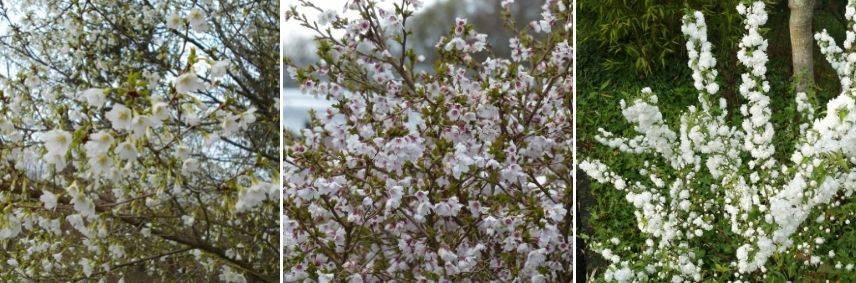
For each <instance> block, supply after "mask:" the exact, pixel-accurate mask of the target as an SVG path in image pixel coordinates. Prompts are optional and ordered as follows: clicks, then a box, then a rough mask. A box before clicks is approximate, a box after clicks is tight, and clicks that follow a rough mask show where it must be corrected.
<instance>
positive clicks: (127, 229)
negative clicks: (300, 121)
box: [0, 1, 280, 282]
mask: <svg viewBox="0 0 856 283" xmlns="http://www.w3.org/2000/svg"><path fill="white" fill-rule="evenodd" d="M24 2H26V4H25V3H20V5H17V3H16V4H13V5H12V6H13V7H12V8H11V9H13V11H12V13H13V14H15V13H18V14H19V15H21V16H23V17H25V18H26V21H25V22H24V23H21V24H20V25H16V26H17V28H16V29H14V30H12V31H10V32H12V33H14V36H9V37H8V38H7V37H6V36H4V37H2V39H0V53H3V54H4V57H3V59H2V60H5V61H6V62H4V63H5V64H7V65H13V66H15V68H13V69H12V71H10V72H12V73H11V74H2V75H0V96H2V102H0V156H3V162H2V164H0V171H2V172H3V174H2V176H0V180H2V181H0V182H2V183H3V189H0V207H3V209H2V210H0V218H2V220H0V244H2V245H3V246H4V249H5V251H4V252H3V256H2V261H0V281H10V282H19V281H81V280H98V279H105V278H115V279H122V278H124V276H125V275H126V274H127V273H128V271H129V267H137V266H143V267H145V271H146V273H148V274H149V275H150V276H152V278H161V279H164V280H177V281H181V280H182V279H180V277H176V276H175V275H174V274H175V273H187V274H189V276H207V277H212V278H214V277H217V276H219V277H220V278H223V280H226V281H230V282H242V281H243V282H245V281H246V280H264V279H269V278H271V277H273V278H275V277H276V276H275V275H273V274H274V271H277V270H278V269H277V268H276V260H277V258H276V256H275V253H276V246H277V244H278V234H277V233H276V232H275V231H274V230H271V229H275V228H276V227H277V225H276V224H277V223H276V222H275V221H276V220H278V219H277V215H276V214H277V213H276V211H278V205H277V202H278V200H279V198H280V194H279V187H280V186H279V185H278V184H274V182H273V181H272V180H274V179H275V178H277V173H276V166H275V164H276V160H274V159H272V158H269V157H265V156H264V154H266V153H265V152H264V150H260V148H262V146H259V147H256V146H255V145H253V144H252V142H253V141H256V140H253V135H254V133H255V132H257V131H258V129H260V128H263V127H266V126H267V125H274V126H270V127H275V125H276V124H277V122H276V121H275V120H273V119H272V118H270V117H267V116H265V115H259V113H271V112H273V113H276V112H277V110H276V109H275V108H274V107H272V106H271V105H273V104H264V103H256V101H253V99H260V100H269V101H270V102H273V101H274V100H273V98H272V97H274V96H277V93H268V94H263V93H262V94H259V93H254V95H258V96H254V97H252V98H250V97H247V96H244V95H242V94H241V93H243V92H245V90H242V89H241V88H242V87H244V86H245V84H247V83H248V81H249V80H250V79H254V78H252V77H251V76H249V75H247V76H248V77H243V76H244V75H245V74H251V73H250V72H246V70H241V69H240V68H245V67H244V66H246V65H245V64H251V63H249V62H246V61H241V60H243V59H242V58H241V57H240V56H239V55H237V54H235V53H228V52H224V51H222V48H223V47H222V46H223V45H224V44H223V42H222V41H221V40H224V39H223V38H224V36H223V34H220V33H221V32H224V31H223V30H224V29H226V28H223V27H221V25H224V23H223V22H219V20H218V19H217V18H216V17H217V16H225V15H226V14H227V13H232V12H229V11H232V10H233V7H224V6H220V5H215V4H212V3H207V4H177V3H169V2H157V3H154V4H152V3H149V2H148V1H123V2H121V3H120V2H110V1H107V2H103V3H102V2H98V3H86V4H83V3H77V2H72V3H65V2H63V1H37V2H32V1H24ZM223 5H226V4H223ZM3 10H4V13H5V12H6V11H8V10H6V8H5V7H4V9H3ZM209 15H210V16H209ZM244 15H245V16H247V17H248V18H256V17H257V14H252V15H250V14H244ZM4 16H5V15H4ZM274 16H276V15H274ZM6 20H7V21H12V20H10V19H9V18H8V17H6ZM8 24H10V25H11V24H13V23H11V22H10V23H8ZM14 24H18V23H14ZM215 29H217V30H216V31H215ZM58 34H62V35H63V36H57V35H58ZM272 37H273V38H274V39H276V38H277V36H276V35H273V36H272ZM11 38H16V39H14V40H13V39H11ZM265 52H267V51H265ZM7 55H8V56H7ZM269 63H270V64H276V61H273V62H269ZM239 65H244V66H239ZM236 74H241V75H236ZM275 77H276V75H274V78H275ZM262 96H264V97H262ZM265 142H270V143H271V144H274V143H275V140H268V141H265ZM249 231H252V232H249ZM260 231H261V232H260ZM262 243H266V245H268V246H270V247H271V248H258V247H257V246H263V244H262ZM157 262H170V264H152V263H157Z"/></svg>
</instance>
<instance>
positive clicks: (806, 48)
mask: <svg viewBox="0 0 856 283" xmlns="http://www.w3.org/2000/svg"><path fill="white" fill-rule="evenodd" d="M814 3H815V0H788V8H790V10H791V16H790V20H789V22H788V24H789V29H790V34H791V58H792V59H793V68H794V80H795V82H796V91H797V92H804V91H806V90H808V89H809V88H810V87H811V86H813V85H814V61H813V59H812V54H813V49H812V48H813V46H814V41H813V38H814V36H813V35H812V29H811V22H812V14H813V12H814Z"/></svg>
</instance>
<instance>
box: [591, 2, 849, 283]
mask: <svg viewBox="0 0 856 283" xmlns="http://www.w3.org/2000/svg"><path fill="white" fill-rule="evenodd" d="M737 11H738V12H739V13H740V15H742V16H743V25H744V26H745V29H746V32H745V34H744V36H743V38H742V39H741V41H740V42H739V48H740V49H739V51H738V52H737V58H738V60H739V62H740V64H741V65H742V67H744V70H745V72H744V73H743V75H742V76H741V82H740V85H739V86H737V89H738V92H739V93H740V94H741V96H742V98H743V100H744V101H745V104H744V105H742V106H741V107H740V108H739V110H740V113H739V114H740V120H741V121H742V122H741V123H739V125H731V124H730V123H729V120H728V119H727V118H726V115H727V113H726V106H725V101H724V99H722V98H719V97H718V96H717V93H718V92H719V91H720V89H721V87H720V85H719V84H718V83H717V82H716V78H717V71H716V68H715V66H716V60H715V59H714V58H713V56H712V55H711V49H712V48H713V47H712V45H711V43H710V42H708V41H707V26H706V25H705V20H704V17H703V15H702V14H701V13H700V12H695V13H690V14H688V15H686V16H684V18H683V26H682V31H683V33H684V35H685V36H686V38H687V44H686V47H687V52H688V53H689V62H688V65H689V67H690V68H691V69H692V71H693V75H692V78H693V81H694V83H695V88H696V89H697V90H698V92H699V95H698V98H699V105H698V106H690V107H689V108H688V109H687V110H686V111H684V112H683V113H682V114H681V116H680V120H679V121H680V122H679V124H678V125H677V126H676V127H673V126H671V125H668V124H667V123H666V122H665V120H664V117H663V115H662V113H661V112H660V110H659V108H658V106H657V101H658V99H657V95H655V94H654V93H653V91H652V90H651V89H649V88H645V89H643V90H642V93H641V95H639V97H638V98H635V99H633V100H632V101H630V102H624V101H622V102H621V109H622V114H623V115H624V117H625V118H626V119H627V121H628V122H630V124H632V128H633V130H635V132H637V134H635V135H632V136H617V135H615V134H613V133H610V132H607V131H605V130H601V132H600V133H599V134H598V136H597V137H596V139H597V140H598V141H599V142H600V143H602V144H603V145H606V146H608V147H610V148H613V149H616V150H618V151H621V152H623V153H627V154H635V155H639V156H641V157H643V158H644V163H643V166H641V167H640V168H638V172H629V173H627V174H624V175H621V174H619V173H618V172H615V171H612V170H611V169H610V168H609V167H607V165H606V164H605V163H604V162H602V161H600V160H597V159H592V158H586V159H584V160H583V161H582V162H581V163H580V165H579V166H580V168H581V169H582V170H583V171H585V173H587V174H588V175H589V176H591V177H592V178H593V179H594V180H596V181H597V182H599V183H603V184H608V185H610V186H612V187H614V188H615V189H616V190H620V191H623V192H624V193H625V194H626V200H627V202H628V203H629V204H630V205H631V206H632V208H633V214H634V215H635V218H636V224H637V227H638V229H639V231H640V232H641V235H642V237H643V239H644V240H643V242H644V244H642V245H641V246H628V245H625V244H622V242H623V241H622V238H623V236H622V235H614V236H615V238H612V239H610V240H607V241H599V242H596V243H594V244H593V245H592V247H593V248H594V250H596V251H598V252H599V253H600V254H601V255H602V256H603V257H604V258H605V259H606V260H608V261H609V263H610V264H609V266H608V267H607V269H606V270H605V272H604V273H603V275H604V277H603V280H605V281H618V282H630V281H634V282H641V281H652V280H653V281H672V282H682V281H701V280H703V279H705V278H719V279H727V280H733V281H750V282H754V281H759V280H763V279H766V280H773V279H775V278H778V280H793V279H794V277H787V276H785V277H782V276H783V273H786V272H790V275H788V276H800V275H801V274H802V275H805V274H806V273H809V270H813V269H816V268H819V266H820V267H826V268H829V269H836V270H839V272H840V273H843V274H847V273H850V274H851V277H843V278H851V279H852V269H853V262H847V261H846V260H845V261H843V262H842V259H840V258H838V257H836V253H842V252H843V253H848V252H849V251H847V250H834V249H832V248H831V247H829V246H826V245H824V243H825V242H826V241H827V240H831V239H835V238H836V237H838V236H839V233H843V232H842V231H843V230H842V228H843V227H845V225H850V218H852V217H853V213H852V209H847V210H844V211H850V212H849V213H842V212H841V211H842V210H843V209H845V208H843V207H842V205H845V204H847V203H849V201H850V197H851V195H852V194H853V192H854V190H856V171H854V168H856V167H854V164H856V104H854V98H856V92H854V88H853V87H852V86H851V84H852V83H851V81H852V79H853V77H854V74H853V70H854V66H856V65H854V64H856V50H854V47H853V42H854V40H856V1H849V3H848V6H847V14H846V15H847V21H848V27H850V29H849V30H848V31H847V39H846V40H845V42H844V47H843V48H841V47H838V46H837V45H836V44H835V41H834V40H833V39H832V38H831V37H830V36H829V35H828V34H827V33H826V31H823V32H821V33H819V34H817V35H816V39H817V41H818V45H819V46H820V49H821V51H822V53H823V54H825V55H826V58H827V60H828V61H829V62H830V63H831V64H832V66H833V68H834V69H835V70H836V71H837V73H838V75H839V79H840V81H841V87H842V91H841V93H840V94H839V95H838V96H837V97H835V98H834V99H832V100H831V101H829V102H828V103H827V105H826V109H825V111H819V110H816V109H815V108H816V107H815V106H814V105H813V104H812V103H811V102H810V101H811V99H810V97H809V96H808V95H807V94H805V93H798V94H796V96H795V100H796V106H797V107H796V108H797V110H798V114H799V117H795V118H798V121H799V123H800V124H799V131H798V136H797V137H796V139H797V142H796V145H795V148H793V149H788V148H785V149H783V148H780V149H776V148H775V147H774V145H773V143H772V140H773V137H774V134H775V133H774V127H773V125H772V123H771V122H770V117H771V113H772V111H773V110H772V109H771V107H770V98H769V97H768V92H769V90H770V86H769V82H768V81H767V79H766V72H767V67H766V63H767V61H768V58H767V54H766V49H767V40H766V39H765V38H764V37H763V36H762V34H761V33H762V32H761V31H762V29H763V28H762V26H763V25H764V23H765V22H766V21H767V14H766V12H765V5H764V2H762V1H754V2H749V1H746V2H743V3H741V4H739V5H738V6H737ZM777 95H785V94H777ZM816 114H817V116H816ZM776 150H779V151H785V150H789V151H790V150H792V154H790V159H787V160H778V159H776V158H775V153H776ZM636 173H638V174H636ZM836 216H839V217H838V218H836ZM723 259H724V260H723ZM792 263H796V264H792ZM794 270H797V271H796V272H795V273H796V274H794ZM799 270H802V271H799ZM771 276H772V277H771Z"/></svg>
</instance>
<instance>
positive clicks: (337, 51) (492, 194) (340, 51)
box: [282, 0, 573, 282]
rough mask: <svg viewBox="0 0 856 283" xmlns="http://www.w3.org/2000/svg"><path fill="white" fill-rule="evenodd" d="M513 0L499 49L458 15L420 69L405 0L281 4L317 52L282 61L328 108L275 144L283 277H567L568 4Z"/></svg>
mask: <svg viewBox="0 0 856 283" xmlns="http://www.w3.org/2000/svg"><path fill="white" fill-rule="evenodd" d="M512 2H513V1H508V0H506V1H502V9H503V12H502V17H503V18H505V19H506V20H507V28H509V29H510V30H511V32H512V33H513V34H514V35H515V36H514V38H513V39H512V40H510V42H509V45H510V47H511V49H512V51H511V54H510V55H509V57H510V58H503V57H500V55H497V54H492V52H491V47H490V46H488V44H486V41H485V40H486V38H487V35H485V34H482V33H479V32H478V31H476V30H474V28H473V26H472V25H470V24H468V23H467V20H466V19H458V20H457V21H456V22H455V23H454V25H453V26H452V28H451V31H450V33H449V35H448V36H447V37H443V38H441V39H440V40H439V42H438V43H437V45H436V52H438V54H439V55H440V56H439V57H440V58H441V59H439V60H438V61H437V62H435V63H434V64H433V66H434V68H433V70H430V71H428V70H419V69H417V65H418V64H419V62H420V61H422V59H421V58H422V57H423V56H422V55H420V54H416V53H415V52H414V51H413V50H412V49H411V48H410V46H409V45H408V39H410V38H411V32H410V31H409V30H410V29H409V26H408V19H410V18H411V17H412V16H413V15H414V13H417V10H418V9H419V7H420V5H421V4H420V1H418V0H404V1H394V2H393V1H390V2H385V3H381V2H378V1H372V0H363V1H350V2H349V3H350V4H349V5H348V6H347V7H346V11H345V12H344V13H337V12H334V11H324V10H323V9H320V8H318V7H316V6H314V5H313V4H312V2H311V1H301V3H300V4H299V5H297V6H295V7H291V9H290V10H289V11H288V12H287V15H286V17H287V18H288V19H289V20H292V21H298V22H300V23H301V24H302V25H303V26H304V27H306V28H309V29H311V30H314V31H315V32H316V33H317V36H316V38H317V42H318V44H319V48H318V50H317V53H318V55H319V57H320V58H321V60H320V62H319V63H317V64H314V65H310V66H305V67H299V66H289V67H288V73H289V75H290V76H292V78H294V79H295V80H296V81H298V82H300V83H301V88H302V90H303V91H304V92H306V93H309V94H314V95H318V96H322V97H324V98H327V99H329V100H331V101H333V106H332V108H330V109H329V110H327V111H326V112H325V113H318V115H315V118H314V119H313V120H312V121H311V125H310V128H308V129H305V130H303V131H302V132H301V133H300V136H301V137H300V138H299V139H300V140H299V141H297V142H295V143H294V144H292V145H289V146H287V147H286V149H285V150H286V152H285V156H286V157H285V161H284V166H285V171H284V172H285V173H284V174H285V175H284V179H285V183H284V192H285V193H284V209H285V216H284V223H283V231H282V232H283V233H284V237H283V239H284V243H283V245H284V251H283V252H284V272H285V273H284V280H285V281H286V282H295V281H317V282H330V281H331V280H336V281H349V282H383V281H403V282H411V281H413V282H420V281H421V282H426V281H479V282H480V281H488V280H492V281H514V280H525V281H533V282H545V281H551V282H569V281H570V280H572V268H573V267H572V266H571V264H572V256H573V252H572V249H571V246H572V242H571V238H572V227H571V224H572V213H571V211H572V203H573V202H572V193H571V189H572V177H571V170H570V168H571V162H572V155H571V152H572V151H571V150H572V139H571V136H572V131H571V125H572V124H571V118H572V116H571V111H570V109H571V107H570V106H571V99H572V86H573V78H572V76H571V72H572V67H571V66H572V58H573V49H572V46H571V44H572V42H573V40H572V36H571V28H572V26H571V23H572V20H573V19H572V18H571V14H572V9H573V7H572V5H571V4H572V3H571V2H572V1H568V0H548V1H546V3H545V4H544V5H543V7H542V13H541V18H540V19H539V20H536V21H533V22H532V23H530V24H529V25H524V26H523V27H522V28H517V25H516V24H515V23H513V22H511V20H510V13H509V10H508V7H509V6H510V5H514V3H512ZM311 10H318V12H320V13H321V15H322V16H321V17H320V20H319V21H314V20H310V18H309V17H307V16H306V15H305V14H304V13H305V12H307V11H311ZM286 61H287V64H289V63H288V62H289V61H288V60H286Z"/></svg>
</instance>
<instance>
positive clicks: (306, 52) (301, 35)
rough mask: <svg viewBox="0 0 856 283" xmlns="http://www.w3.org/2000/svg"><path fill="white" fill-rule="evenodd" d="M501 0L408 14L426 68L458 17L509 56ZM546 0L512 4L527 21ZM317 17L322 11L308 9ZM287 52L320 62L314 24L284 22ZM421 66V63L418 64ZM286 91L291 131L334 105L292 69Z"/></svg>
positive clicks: (444, 3) (338, 5) (336, 0)
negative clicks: (304, 89) (305, 88)
mask: <svg viewBox="0 0 856 283" xmlns="http://www.w3.org/2000/svg"><path fill="white" fill-rule="evenodd" d="M316 2H318V3H315V4H316V5H318V6H319V7H321V8H322V9H330V10H334V11H339V12H341V11H343V10H344V8H345V5H347V3H348V1H347V0H333V1H316ZM500 2H501V1H500V0H426V1H423V6H422V8H421V9H420V10H418V11H417V13H416V14H415V15H414V17H413V19H411V20H408V26H409V27H410V29H411V30H412V31H413V33H414V34H413V38H412V41H411V42H412V43H413V44H412V45H411V47H412V48H414V49H415V51H416V53H417V54H421V55H423V56H425V61H423V62H422V63H421V69H424V70H430V69H431V66H433V65H434V61H435V59H436V57H437V53H436V52H435V51H434V50H433V49H434V45H435V44H437V41H438V40H439V39H440V37H441V36H443V35H445V34H447V33H448V32H449V31H450V30H451V28H452V26H453V23H454V22H455V18H467V20H468V22H469V23H471V24H473V25H474V26H475V28H476V30H477V31H478V32H480V33H485V34H487V35H488V37H487V41H488V43H489V44H490V46H491V47H492V49H493V51H494V53H495V54H497V56H508V54H509V49H508V39H509V38H510V37H511V35H510V34H508V32H507V31H505V30H503V29H502V24H501V21H502V20H501V19H500V17H499V11H500ZM296 4H298V3H297V1H295V0H286V1H285V2H284V7H285V8H286V9H288V7H290V6H292V5H296ZM543 4H544V0H517V1H515V2H514V5H511V9H512V15H513V16H514V17H515V21H516V22H517V23H518V24H527V23H529V21H532V20H534V19H537V18H539V17H540V13H541V5H543ZM308 15H309V16H310V18H311V17H313V16H314V17H317V16H318V15H317V13H308ZM282 29H283V30H282V33H281V35H282V37H283V38H282V43H283V56H285V57H288V58H290V59H291V60H293V61H294V62H295V63H296V64H298V65H301V66H303V65H307V64H310V63H313V62H316V61H317V60H318V58H317V57H316V56H315V46H316V43H315V39H314V36H313V34H312V33H311V31H310V30H308V29H306V28H304V27H301V26H300V24H299V23H297V22H295V21H286V22H285V23H283V28H282ZM417 68H420V66H417ZM284 76H285V77H284V78H283V79H284V86H285V90H284V91H283V98H282V99H283V102H282V103H283V108H282V111H283V124H284V125H285V130H286V131H290V132H292V133H294V132H297V131H299V130H300V129H302V128H304V127H306V124H307V122H308V120H309V110H310V109H314V110H316V111H319V110H323V109H325V108H327V107H329V106H330V105H331V102H329V101H326V100H325V99H324V98H323V97H314V96H312V95H308V94H303V93H301V92H300V90H299V89H298V88H297V86H298V84H297V83H296V82H295V81H294V80H292V79H291V78H290V77H289V76H288V73H287V72H285V74H284Z"/></svg>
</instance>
